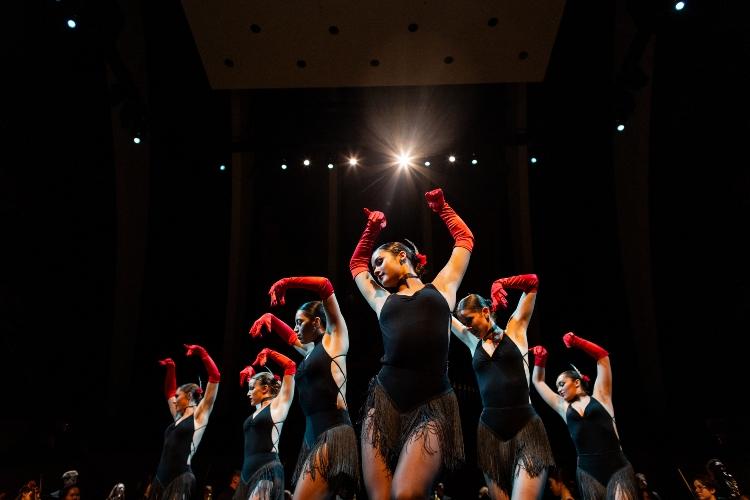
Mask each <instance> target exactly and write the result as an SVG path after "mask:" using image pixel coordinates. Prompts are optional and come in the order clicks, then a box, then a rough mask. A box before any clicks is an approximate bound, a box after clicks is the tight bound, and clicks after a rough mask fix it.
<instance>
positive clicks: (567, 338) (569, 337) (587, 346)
mask: <svg viewBox="0 0 750 500" xmlns="http://www.w3.org/2000/svg"><path fill="white" fill-rule="evenodd" d="M562 339H563V342H564V343H565V347H567V348H568V349H570V348H571V347H576V348H578V349H580V350H582V351H583V352H585V353H586V354H588V355H589V356H591V357H592V358H594V359H595V360H597V361H599V360H600V359H602V358H606V357H607V356H609V353H608V352H607V351H606V350H605V349H603V348H601V347H599V346H598V345H596V344H594V343H593V342H590V341H588V340H586V339H584V338H582V337H579V336H577V335H576V334H575V333H573V332H568V333H566V334H565V335H563V338H562Z"/></svg>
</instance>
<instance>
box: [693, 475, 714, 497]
mask: <svg viewBox="0 0 750 500" xmlns="http://www.w3.org/2000/svg"><path fill="white" fill-rule="evenodd" d="M693 491H695V496H696V497H697V498H698V500H709V499H711V498H716V497H714V493H716V490H715V489H713V488H707V487H706V485H704V484H703V483H702V482H701V481H700V480H699V479H696V480H695V481H693Z"/></svg>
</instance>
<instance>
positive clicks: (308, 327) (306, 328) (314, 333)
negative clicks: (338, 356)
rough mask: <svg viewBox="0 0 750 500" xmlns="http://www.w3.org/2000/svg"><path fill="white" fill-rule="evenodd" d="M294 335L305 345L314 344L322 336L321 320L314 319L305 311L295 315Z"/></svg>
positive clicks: (299, 311) (298, 311)
mask: <svg viewBox="0 0 750 500" xmlns="http://www.w3.org/2000/svg"><path fill="white" fill-rule="evenodd" d="M294 333H296V334H297V339H299V341H300V342H302V343H303V344H307V343H309V342H314V341H315V339H317V338H318V336H319V335H320V319H319V318H313V317H311V316H310V315H309V314H307V313H306V312H304V311H303V310H301V309H299V310H297V314H295V315H294Z"/></svg>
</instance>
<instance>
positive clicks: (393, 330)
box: [349, 189, 474, 500]
mask: <svg viewBox="0 0 750 500" xmlns="http://www.w3.org/2000/svg"><path fill="white" fill-rule="evenodd" d="M425 197H426V198H427V202H428V204H429V206H430V208H431V209H432V210H433V211H434V212H437V213H438V214H439V215H440V217H441V219H443V221H444V222H445V223H446V225H447V226H448V229H449V231H450V233H451V235H452V236H453V238H454V240H455V246H454V248H453V252H452V254H451V257H450V259H449V260H448V263H447V264H446V265H445V267H443V269H442V270H441V271H440V272H439V273H438V274H437V276H436V277H435V279H434V280H433V281H432V283H428V284H426V285H425V284H424V283H422V281H421V279H420V278H419V274H420V273H421V270H422V269H423V267H424V265H425V263H426V257H424V256H423V255H421V254H419V253H418V252H417V251H416V248H415V247H414V245H413V244H411V243H409V245H406V244H403V243H400V242H393V243H386V244H384V245H381V246H380V247H378V248H377V249H376V250H375V252H372V248H373V247H374V244H375V239H376V237H377V235H378V233H379V232H380V230H381V229H382V228H384V227H385V225H386V220H385V215H384V214H383V213H382V212H370V211H369V210H367V209H365V213H366V214H367V216H368V221H367V226H366V228H365V230H364V232H363V233H362V237H361V238H360V241H359V243H358V244H357V248H356V249H355V250H354V254H353V255H352V258H351V260H350V263H349V268H350V270H351V272H352V277H354V280H355V282H356V284H357V287H358V288H359V291H360V292H361V293H362V295H363V296H364V297H365V299H366V300H367V302H368V303H369V304H370V307H372V309H373V310H374V311H375V313H376V314H377V316H378V320H379V322H380V329H381V331H382V334H383V347H384V350H385V353H384V355H383V358H382V359H381V362H382V368H381V369H380V372H379V373H378V374H377V376H376V377H375V378H373V380H372V381H371V382H370V389H369V394H368V397H367V401H366V403H365V405H364V408H363V417H364V420H363V423H362V470H363V476H364V482H365V487H366V488H367V493H368V495H369V498H370V499H372V500H379V499H386V498H387V499H390V498H425V497H426V496H427V494H428V492H429V490H430V488H431V487H432V483H433V482H434V480H435V478H436V477H437V474H438V473H439V472H440V468H441V466H446V467H447V468H449V469H452V468H454V467H455V466H456V465H457V464H458V463H459V462H460V461H462V460H463V436H462V435H461V425H460V420H459V414H458V403H457V401H456V396H455V394H454V393H453V390H452V388H451V385H450V382H449V381H448V376H447V364H448V343H449V340H450V319H451V313H450V312H451V310H452V309H453V306H454V303H455V300H456V290H457V289H458V287H459V285H460V284H461V280H462V279H463V276H464V273H465V272H466V268H467V266H468V265H469V258H470V257H471V250H472V248H473V245H474V236H473V235H472V234H471V231H470V230H469V228H468V227H467V226H466V224H465V223H464V222H463V221H462V220H461V218H460V217H459V216H458V215H456V212H454V211H453V209H452V208H451V207H450V206H449V205H448V204H447V203H446V202H445V199H444V198H443V192H442V191H441V190H440V189H436V190H434V191H430V192H429V193H426V195H425ZM369 264H372V268H373V273H372V274H370V271H369ZM389 290H391V291H389Z"/></svg>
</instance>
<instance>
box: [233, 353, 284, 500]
mask: <svg viewBox="0 0 750 500" xmlns="http://www.w3.org/2000/svg"><path fill="white" fill-rule="evenodd" d="M268 358H271V359H272V360H274V361H275V362H276V363H277V364H278V365H279V366H281V368H282V369H283V370H284V378H283V380H281V381H279V380H278V379H277V378H276V377H274V375H273V374H272V373H271V372H268V371H262V372H260V373H255V369H254V368H253V366H252V365H259V366H265V365H266V362H267V361H268ZM252 365H248V366H246V367H245V368H244V369H243V370H242V371H241V372H240V385H241V386H244V385H245V381H247V384H248V391H247V395H248V397H249V398H250V404H251V405H253V406H254V407H255V411H254V412H253V413H252V414H251V415H250V416H249V417H247V419H246V420H245V423H244V424H243V426H242V429H243V431H244V434H245V453H244V460H243V462H242V470H241V472H240V484H239V485H238V486H237V489H236V490H235V492H234V497H233V498H234V500H281V499H283V498H284V466H283V465H281V462H280V461H279V439H281V429H282V427H283V423H284V421H285V420H286V416H287V414H288V413H289V408H290V407H291V405H292V398H293V397H294V374H295V372H296V370H297V365H296V364H295V363H294V361H292V360H291V359H289V358H287V357H286V356H284V355H283V354H279V353H278V352H276V351H273V350H271V349H268V348H265V349H263V350H261V351H260V352H259V353H258V357H257V358H255V361H253V363H252Z"/></svg>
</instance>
